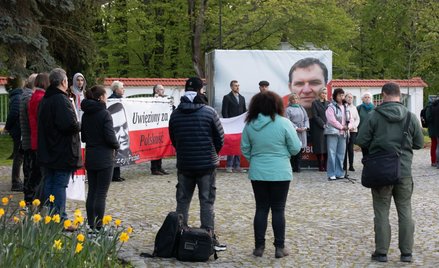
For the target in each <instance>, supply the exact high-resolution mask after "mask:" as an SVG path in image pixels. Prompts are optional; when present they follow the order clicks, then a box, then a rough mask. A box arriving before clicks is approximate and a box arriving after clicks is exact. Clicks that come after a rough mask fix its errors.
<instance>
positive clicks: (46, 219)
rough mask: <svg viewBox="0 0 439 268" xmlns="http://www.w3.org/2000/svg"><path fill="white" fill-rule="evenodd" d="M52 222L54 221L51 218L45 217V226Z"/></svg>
mask: <svg viewBox="0 0 439 268" xmlns="http://www.w3.org/2000/svg"><path fill="white" fill-rule="evenodd" d="M51 220H52V218H51V217H50V216H46V217H44V223H45V224H48V223H49V222H50V221H51Z"/></svg>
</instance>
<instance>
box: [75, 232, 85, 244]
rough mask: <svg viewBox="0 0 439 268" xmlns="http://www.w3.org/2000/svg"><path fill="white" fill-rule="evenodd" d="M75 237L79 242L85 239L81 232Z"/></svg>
mask: <svg viewBox="0 0 439 268" xmlns="http://www.w3.org/2000/svg"><path fill="white" fill-rule="evenodd" d="M76 239H77V240H78V241H79V242H84V240H85V236H84V235H83V234H78V235H77V236H76Z"/></svg>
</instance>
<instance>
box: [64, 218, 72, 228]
mask: <svg viewBox="0 0 439 268" xmlns="http://www.w3.org/2000/svg"><path fill="white" fill-rule="evenodd" d="M70 226H72V221H71V220H65V221H64V229H67V228H69V227H70Z"/></svg>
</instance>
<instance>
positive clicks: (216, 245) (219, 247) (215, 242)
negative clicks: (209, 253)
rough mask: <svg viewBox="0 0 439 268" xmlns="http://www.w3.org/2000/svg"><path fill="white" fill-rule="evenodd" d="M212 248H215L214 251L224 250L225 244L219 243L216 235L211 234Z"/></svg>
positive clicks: (225, 248)
mask: <svg viewBox="0 0 439 268" xmlns="http://www.w3.org/2000/svg"><path fill="white" fill-rule="evenodd" d="M213 248H214V249H215V251H225V250H227V245H226V244H221V243H220V242H219V241H218V239H217V237H216V235H214V236H213Z"/></svg>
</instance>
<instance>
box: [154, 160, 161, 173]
mask: <svg viewBox="0 0 439 268" xmlns="http://www.w3.org/2000/svg"><path fill="white" fill-rule="evenodd" d="M161 169H162V160H161V159H157V160H151V172H154V171H160V170H161Z"/></svg>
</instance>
